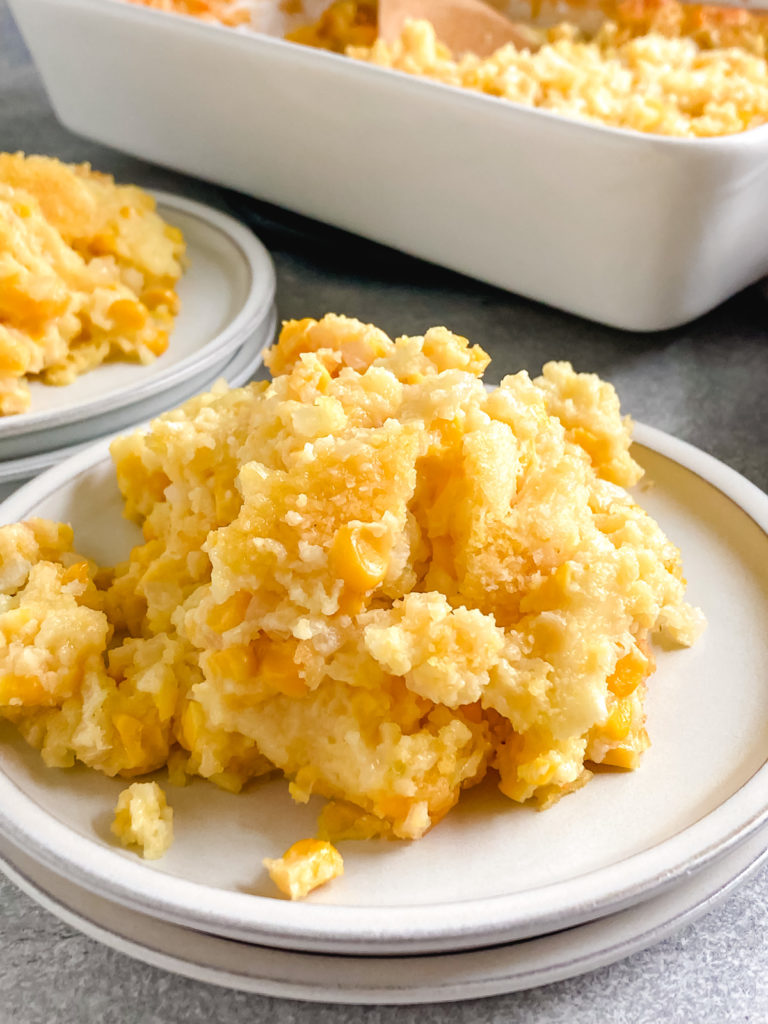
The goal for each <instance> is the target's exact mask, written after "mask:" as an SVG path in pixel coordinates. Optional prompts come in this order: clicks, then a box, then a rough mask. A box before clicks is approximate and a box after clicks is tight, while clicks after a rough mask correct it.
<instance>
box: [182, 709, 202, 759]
mask: <svg viewBox="0 0 768 1024" xmlns="http://www.w3.org/2000/svg"><path fill="white" fill-rule="evenodd" d="M204 725H205V713H204V711H203V709H202V707H201V705H200V704H198V702H197V701H196V700H191V701H190V702H189V703H188V704H187V706H186V707H185V708H184V710H183V711H182V713H181V736H180V737H179V738H180V740H181V742H182V743H183V745H184V746H185V747H186V749H187V750H195V748H196V747H197V745H198V741H199V739H200V736H201V735H202V732H203V727H204Z"/></svg>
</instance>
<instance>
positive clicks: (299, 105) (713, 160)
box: [10, 0, 768, 331]
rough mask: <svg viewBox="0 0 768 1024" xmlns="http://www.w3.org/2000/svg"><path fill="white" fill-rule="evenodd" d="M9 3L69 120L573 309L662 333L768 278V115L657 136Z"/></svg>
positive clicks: (111, 10)
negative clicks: (757, 121)
mask: <svg viewBox="0 0 768 1024" xmlns="http://www.w3.org/2000/svg"><path fill="white" fill-rule="evenodd" d="M10 6H11V8H12V10H13V13H14V15H15V17H16V20H17V22H18V24H19V26H20V29H21V31H22V34H23V36H24V38H25V40H26V42H27V45H28V46H29V49H30V51H31V53H32V55H33V58H34V60H35V62H36V63H37V66H38V68H39V70H40V73H41V75H42V77H43V80H44V82H45V86H46V88H47V90H48V93H49V95H50V98H51V101H52V103H53V106H54V108H55V110H56V113H57V115H58V116H59V118H60V119H61V120H62V122H63V123H64V124H65V125H66V126H67V127H68V128H70V129H72V131H75V132H77V133H79V134H81V135H84V136H86V137H88V138H91V139H95V140H97V141H99V142H102V143H106V144H108V145H111V146H114V147H116V148H118V149H121V150H124V151H126V152H129V153H132V154H134V155H136V156H139V157H143V158H145V159H147V160H152V161H155V162H157V163H160V164H163V165H165V166H167V167H171V168H174V169H177V170H180V171H184V172H187V173H189V174H193V175H197V176H198V177H200V178H204V179H207V180H209V181H212V182H216V183H219V184H221V185H226V186H229V187H231V188H235V189H238V190H240V191H241V192H245V193H248V194H250V195H253V196H257V197H258V198H260V199H264V200H268V201H269V202H272V203H276V204H278V205H280V206H284V207H287V208H289V209H291V210H295V211H298V212H299V213H302V214H305V215H307V216H310V217H314V218H317V219H319V220H321V221H325V222H327V223H329V224H333V225H336V226H338V227H341V228H345V229H347V230H349V231H352V232H355V233H356V234H359V235H362V236H365V237H366V238H370V239H374V240H375V241H377V242H382V243H384V244H386V245H390V246H394V247H395V248H396V249H399V250H401V251H403V252H406V253H410V254H412V255H414V256H419V257H422V258H423V259H426V260H430V261H432V262H434V263H437V264H441V265H442V266H445V267H448V268H450V269H452V270H457V271H460V272H462V273H465V274H468V275H470V276H472V277H475V278H478V279H479V280H481V281H486V282H488V283H490V284H493V285H498V286H500V287H502V288H505V289H508V290H510V291H514V292H517V293H519V294H521V295H525V296H528V297H529V298H532V299H536V300H539V301H540V302H545V303H548V304H550V305H552V306H556V307H559V308H560V309H563V310H567V311H569V312H571V313H577V314H579V315H581V316H584V317H588V318H590V319H593V320H596V321H599V322H602V323H605V324H609V325H611V326H614V327H619V328H624V329H627V330H634V331H656V330H661V329H663V328H669V327H674V326H676V325H678V324H681V323H685V322H686V321H689V320H692V319H693V318H695V317H697V316H699V315H700V314H702V313H704V312H706V311H707V310H709V309H711V308H712V307H714V306H716V305H717V304H718V303H720V302H722V301H723V300H724V299H726V298H727V297H728V296H730V295H733V294H734V293H735V292H737V291H738V290H739V289H741V288H742V287H744V286H746V285H748V284H750V283H751V282H753V281H755V280H757V279H758V278H760V277H761V276H763V275H764V274H766V273H768V231H766V227H765V226H766V224H768V126H766V127H761V128H758V129H755V130H752V131H750V132H746V133H743V134H740V135H733V136H727V137H723V138H715V139H694V140H689V139H674V138H667V137H662V136H653V135H644V134H640V133H636V132H631V131H625V130H622V129H615V128H609V127H603V126H601V125H594V124H588V123H581V122H579V121H576V120H569V119H566V118H564V117H562V116H560V115H557V114H553V113H550V112H548V111H544V110H536V109H530V108H526V107H523V106H518V105H516V104H514V103H510V102H508V101H504V100H500V99H496V98H494V97H490V96H485V95H480V94H475V93H471V92H468V91H465V90H460V89H456V88H452V87H450V86H444V85H441V84H438V83H434V82H430V81H427V80H424V79H420V78H416V77H413V76H409V75H406V74H401V73H399V72H393V71H389V70H386V69H382V68H378V67H374V66H372V65H368V64H363V63H361V62H358V61H354V60H350V59H348V58H346V57H343V56H338V55H336V54H333V53H327V52H324V51H318V50H313V49H309V48H306V47H301V46H297V45H295V44H292V43H287V42H285V41H284V40H282V39H280V38H276V37H272V36H268V35H258V34H254V33H247V32H242V31H235V30H232V29H227V28H223V27H220V26H218V25H211V24H207V23H202V22H198V21H196V20H194V19H191V18H185V17H181V16H179V15H173V14H164V13H161V12H158V11H155V10H150V9H147V8H142V7H136V6H133V5H131V4H127V3H124V2H122V0H10ZM287 312H291V313H296V314H298V313H300V312H301V311H300V310H299V311H296V310H293V311H287Z"/></svg>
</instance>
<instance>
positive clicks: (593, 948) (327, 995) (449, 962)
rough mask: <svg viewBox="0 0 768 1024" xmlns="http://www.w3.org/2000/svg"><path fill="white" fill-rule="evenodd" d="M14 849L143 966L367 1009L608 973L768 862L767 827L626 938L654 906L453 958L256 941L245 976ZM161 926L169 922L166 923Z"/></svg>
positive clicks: (55, 906) (25, 879)
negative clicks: (379, 975)
mask: <svg viewBox="0 0 768 1024" xmlns="http://www.w3.org/2000/svg"><path fill="white" fill-rule="evenodd" d="M13 853H15V854H16V855H17V856H18V855H20V856H21V860H22V864H21V865H20V864H19V862H18V860H14V857H13V854H9V851H8V850H7V849H3V848H2V847H0V872H2V873H3V874H4V875H5V877H6V878H8V879H9V880H10V881H11V882H13V884H14V885H16V886H17V887H18V888H19V889H20V890H21V891H22V892H23V893H25V895H27V896H29V897H30V899H32V900H34V901H35V902H36V903H37V904H38V905H39V906H42V907H43V908H44V909H45V910H47V911H48V912H49V913H51V914H53V915H54V916H55V917H58V918H59V919H60V920H63V921H64V922H65V923H67V924H69V925H70V927H73V928H76V929H77V930H78V931H80V932H82V933H83V934H84V935H86V936H88V937H89V938H91V939H93V940H94V941H96V942H100V943H102V944H103V945H106V946H108V947H109V948H111V949H115V950H117V951H118V952H120V953H123V954H124V955H126V956H130V957H132V958H134V959H136V960H139V961H140V962H142V963H145V964H149V965H150V966H153V967H159V968H161V969H163V970H168V971H171V972H173V973H175V974H179V975H181V976H182V977H188V978H192V979H194V980H195V981H202V982H204V983H206V984H212V985H217V986H220V987H225V988H229V989H234V990H238V991H243V992H250V993H255V994H259V995H266V996H273V997H274V996H276V997H278V998H289V999H301V1000H304V1001H306V1002H329V1001H330V1002H333V1003H337V1004H339V1003H345V1004H349V1003H357V1004H365V1005H382V1004H384V1005H404V1004H408V1005H415V1004H419V1003H426V1002H430V1003H434V1002H440V1003H444V1002H454V1001H456V1000H461V1001H465V1000H469V999H477V998H483V997H486V996H494V995H502V994H508V993H511V992H521V991H525V990H527V989H530V988H534V987H539V986H542V985H550V984H553V983H556V982H559V981H563V980H566V979H568V978H575V977H579V976H581V975H583V974H585V973H587V972H589V971H594V970H599V969H600V968H602V967H606V966H608V965H610V964H613V963H617V962H619V961H620V960H623V959H625V958H626V957H629V956H632V955H634V954H635V953H637V952H639V951H641V950H643V949H648V948H649V947H651V946H654V945H656V944H657V943H658V942H662V941H663V940H664V939H666V938H668V937H669V936H670V935H673V934H675V933H676V932H678V931H679V930H680V929H681V928H683V927H686V926H688V925H689V924H692V923H693V922H694V921H697V920H698V919H699V918H700V917H702V916H703V915H704V914H707V913H709V912H710V911H712V910H713V909H715V908H716V907H717V906H719V905H720V903H722V902H723V901H724V900H725V899H726V898H728V897H729V896H731V895H732V894H733V893H734V892H735V891H736V890H737V889H739V888H740V887H741V886H742V885H743V884H745V883H746V882H747V881H748V880H749V879H750V878H752V877H753V876H754V875H755V873H756V872H757V871H758V870H759V869H760V868H761V867H762V866H763V865H764V864H765V863H766V861H767V860H768V846H767V845H766V835H765V831H763V832H758V833H756V834H755V835H754V836H752V837H751V839H748V840H745V842H744V843H743V844H740V845H739V846H738V847H737V848H736V849H735V850H733V851H732V852H731V854H730V855H729V856H728V857H725V858H723V859H722V860H721V861H720V862H719V863H718V864H716V865H712V866H711V868H710V869H708V870H707V869H705V870H704V871H703V872H702V873H701V875H704V877H705V881H706V878H707V876H708V875H709V876H710V877H709V881H708V884H706V893H705V894H704V895H703V896H702V895H701V893H700V892H697V893H696V894H695V895H691V894H689V895H688V896H687V897H686V896H685V894H684V890H685V884H686V881H689V882H691V881H692V882H697V883H698V884H699V886H700V885H701V882H702V878H701V875H698V876H696V877H695V878H694V879H688V880H685V879H684V880H682V881H681V883H680V885H679V886H677V887H676V888H674V889H673V890H672V891H671V892H670V893H666V894H662V895H660V896H658V897H657V898H656V899H652V900H650V901H649V903H650V904H654V903H655V904H656V905H655V907H651V911H652V916H653V915H654V912H655V920H653V922H652V923H650V924H649V923H647V922H646V924H645V925H644V926H641V928H640V929H639V930H637V931H632V933H631V934H630V935H624V936H621V935H620V934H619V935H615V936H614V935H613V934H612V933H613V932H614V931H615V929H616V928H617V926H618V928H619V931H621V926H622V925H623V924H626V923H627V920H628V918H631V917H632V916H636V915H638V914H646V915H647V911H648V904H639V905H636V906H633V907H630V908H629V909H628V910H626V911H619V913H617V914H612V915H608V916H606V917H602V918H599V919H597V920H596V921H590V922H587V923H586V924H584V925H581V926H577V927H576V928H573V929H568V930H566V931H565V932H559V933H554V934H553V933H550V934H546V935H541V936H537V937H535V938H533V939H530V940H527V941H524V942H523V943H509V944H505V945H501V946H495V947H489V948H486V949H479V950H471V951H468V952H450V951H449V952H446V953H444V954H436V955H432V956H427V957H419V956H410V957H409V956H406V957H402V956H400V957H398V956H394V957H362V958H361V957H343V956H341V957H339V956H333V957H329V956H328V955H324V954H322V953H320V954H317V953H308V954H307V953H298V952H294V951H291V950H281V949H270V948H268V947H263V946H254V945H249V946H248V947H247V948H248V968H249V973H248V974H246V973H245V972H244V971H243V970H242V969H237V968H233V967H227V968H222V967H221V966H218V965H216V964H212V963H210V962H204V957H205V953H204V952H203V951H201V952H197V951H196V952H195V953H192V952H191V947H190V943H189V941H188V938H187V935H186V934H184V936H183V938H184V940H185V941H184V944H183V945H184V949H183V952H182V951H180V950H179V949H176V950H175V951H171V950H169V949H168V933H167V932H164V933H163V932H161V937H160V940H159V941H157V940H156V941H155V943H154V944H152V945H150V944H148V943H145V942H142V941H141V938H140V937H136V936H127V935H125V934H121V933H120V932H119V931H118V930H115V928H114V927H110V925H109V923H107V922H99V921H96V920H93V919H92V918H91V917H89V916H88V915H87V914H86V913H85V912H84V911H82V910H79V909H78V908H76V907H73V906H70V905H69V903H68V902H66V901H65V899H63V898H62V897H61V895H60V894H59V895H57V894H54V893H51V892H50V891H48V890H47V889H46V888H45V886H44V885H43V884H41V883H40V882H39V879H38V880H36V879H35V878H30V877H29V876H28V875H27V874H25V872H24V868H25V867H26V868H27V870H28V869H29V867H30V865H31V867H32V873H34V868H35V867H36V866H37V865H35V864H34V862H33V861H31V859H28V863H27V864H26V865H25V864H24V863H23V862H24V860H25V855H24V852H23V851H21V850H14V851H13ZM736 861H738V864H737V865H736V864H735V862H736ZM734 867H735V872H734ZM713 871H714V872H717V878H716V880H713V879H712V878H711V873H712V872H713ZM723 876H725V877H723ZM60 880H61V879H60ZM63 881H64V883H65V884H66V882H67V880H66V879H63ZM73 889H74V890H75V891H78V890H77V886H76V885H74V886H73ZM681 890H683V903H682V905H681V904H680V896H681ZM675 897H677V900H676V902H677V904H678V905H677V906H676V907H674V908H673V909H672V912H671V913H670V908H669V907H668V901H669V899H670V898H673V899H674V898H675ZM96 898H97V899H99V900H102V901H103V902H104V903H105V904H107V905H109V906H110V907H111V909H113V910H119V909H121V908H118V907H116V906H112V905H110V904H109V901H108V900H106V899H104V898H103V897H100V896H96ZM660 901H664V907H663V909H662V908H660ZM105 909H106V908H105ZM134 913H135V912H134ZM139 917H145V918H146V915H139ZM144 923H146V924H147V925H148V926H149V927H152V928H156V926H157V923H158V922H156V921H155V920H154V919H152V918H147V919H146V922H142V925H143V924H144ZM161 924H162V925H165V922H162V923H161ZM166 927H171V928H172V929H174V930H175V929H178V928H179V926H178V925H170V926H168V925H166ZM181 931H182V932H184V933H186V932H188V929H184V928H182V929H181ZM606 933H607V934H606ZM176 938H177V939H178V940H179V942H181V939H182V936H177V937H176ZM574 938H575V939H576V940H577V942H578V949H577V950H574V952H573V953H572V955H571V956H570V957H569V956H568V954H567V953H565V952H560V951H559V947H561V946H563V945H564V944H567V943H568V942H569V941H572V940H573V939H574ZM194 941H195V943H196V947H197V948H199V946H200V944H201V943H202V944H205V943H207V942H211V941H213V942H214V944H216V943H222V951H223V950H224V949H230V948H231V945H232V940H229V939H226V938H222V937H221V936H217V935H209V934H205V933H197V934H196V935H195V936H194ZM548 943H549V944H550V945H552V944H554V945H555V947H556V948H555V949H554V950H551V951H550V959H549V962H547V963H536V964H535V965H530V966H527V967H526V966H522V967H520V966H519V965H518V964H517V963H516V960H515V957H514V951H515V948H516V947H519V946H521V945H522V946H523V947H524V948H525V951H526V952H528V953H530V952H531V951H533V953H534V957H535V955H536V952H537V950H536V947H537V946H538V947H541V946H544V947H545V951H546V945H547V944H548ZM590 943H591V945H590ZM241 945H242V944H241V943H235V949H236V950H237V951H239V947H240V946H241ZM585 945H586V949H585ZM275 955H277V957H278V960H280V959H281V958H284V960H283V962H284V964H285V965H288V964H290V963H291V961H293V965H292V966H294V967H296V968H300V966H301V965H302V964H304V965H306V964H312V961H319V963H320V965H321V968H322V969H327V970H328V971H329V972H330V973H332V972H333V970H334V969H336V968H338V965H339V963H340V962H343V961H345V960H351V961H352V963H353V964H354V969H351V970H350V973H349V977H348V979H347V981H346V982H341V983H339V982H333V983H332V985H330V986H328V985H326V986H320V985H319V984H318V983H317V982H315V981H311V980H310V981H305V980H304V978H303V976H302V974H301V971H300V970H297V971H296V974H297V978H296V979H295V980H293V981H290V980H286V979H285V978H284V977H283V978H275V977H274V976H270V975H269V963H270V961H271V960H274V957H275ZM545 955H546V952H545ZM499 956H501V957H505V959H506V960H507V962H508V964H509V967H508V969H507V972H506V973H501V972H500V971H499V970H498V969H496V970H494V969H493V967H492V966H491V965H488V964H486V965H485V974H484V976H482V977H477V976H475V977H473V978H472V979H471V980H468V979H467V976H466V974H464V973H461V970H459V971H458V972H456V971H455V967H456V966H458V967H459V968H460V969H461V967H463V966H464V965H465V964H467V963H468V962H469V961H470V960H471V961H473V962H475V963H476V962H477V961H480V962H481V963H484V962H485V961H486V960H489V959H490V960H495V959H496V958H497V957H499ZM361 960H363V961H364V962H365V967H366V968H367V969H370V967H371V965H373V967H374V973H376V972H377V971H383V973H384V975H385V979H386V978H387V977H388V975H389V974H390V973H391V972H390V967H392V966H394V967H395V971H396V972H397V974H398V983H394V982H390V983H389V984H382V981H381V980H379V984H378V987H376V986H375V985H373V984H371V982H365V981H363V982H360V981H359V979H358V977H357V974H358V970H359V965H360V961H361ZM425 960H426V961H427V963H429V965H430V967H433V966H434V965H435V963H437V964H438V966H439V967H441V968H444V969H445V971H446V973H447V972H450V977H451V978H452V979H454V980H453V981H449V982H448V983H447V984H446V985H445V987H443V986H441V987H439V988H434V987H433V986H434V985H435V981H434V980H430V982H428V983H427V984H426V985H424V984H422V985H421V987H419V986H416V987H414V986H413V985H407V984H404V983H401V978H402V976H401V975H400V974H399V972H400V971H402V970H406V971H407V970H408V969H409V968H410V967H411V966H413V964H414V963H416V964H417V965H421V963H423V962H424V961H425ZM264 961H266V964H264ZM260 962H261V964H262V966H261V967H259V966H258V965H259V963H260ZM254 965H256V966H254ZM345 967H351V965H345ZM481 969H482V968H481ZM284 973H285V972H284ZM355 983H356V984H355ZM414 997H415V998H414Z"/></svg>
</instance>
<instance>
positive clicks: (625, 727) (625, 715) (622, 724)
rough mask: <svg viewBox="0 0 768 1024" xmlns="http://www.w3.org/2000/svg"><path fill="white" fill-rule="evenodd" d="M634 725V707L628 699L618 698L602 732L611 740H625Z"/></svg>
mask: <svg viewBox="0 0 768 1024" xmlns="http://www.w3.org/2000/svg"><path fill="white" fill-rule="evenodd" d="M631 727H632V708H631V705H630V703H629V701H628V700H617V701H616V703H615V704H614V706H613V708H612V709H611V713H610V714H609V715H608V719H607V721H606V723H605V725H604V726H603V727H602V730H601V731H602V733H603V734H604V735H605V736H606V738H607V739H609V740H616V741H620V740H624V739H626V738H627V736H628V735H629V730H630V729H631Z"/></svg>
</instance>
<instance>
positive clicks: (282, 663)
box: [258, 641, 309, 697]
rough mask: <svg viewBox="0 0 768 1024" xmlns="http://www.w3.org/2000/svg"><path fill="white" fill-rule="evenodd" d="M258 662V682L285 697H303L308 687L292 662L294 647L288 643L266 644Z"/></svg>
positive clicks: (273, 642)
mask: <svg viewBox="0 0 768 1024" xmlns="http://www.w3.org/2000/svg"><path fill="white" fill-rule="evenodd" d="M268 643H269V646H267V647H266V648H265V650H264V653H263V655H262V657H261V661H260V662H259V668H258V674H259V682H260V683H262V684H263V685H265V686H268V687H269V688H270V689H272V690H275V691H276V692H277V693H284V694H285V695H286V697H304V696H305V695H306V694H307V693H309V687H308V686H307V684H306V683H305V682H304V680H303V679H302V678H301V676H300V675H299V668H298V665H297V664H296V662H295V661H294V660H293V655H294V651H295V650H296V645H295V644H292V643H290V642H288V643H279V642H275V641H272V642H268Z"/></svg>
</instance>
